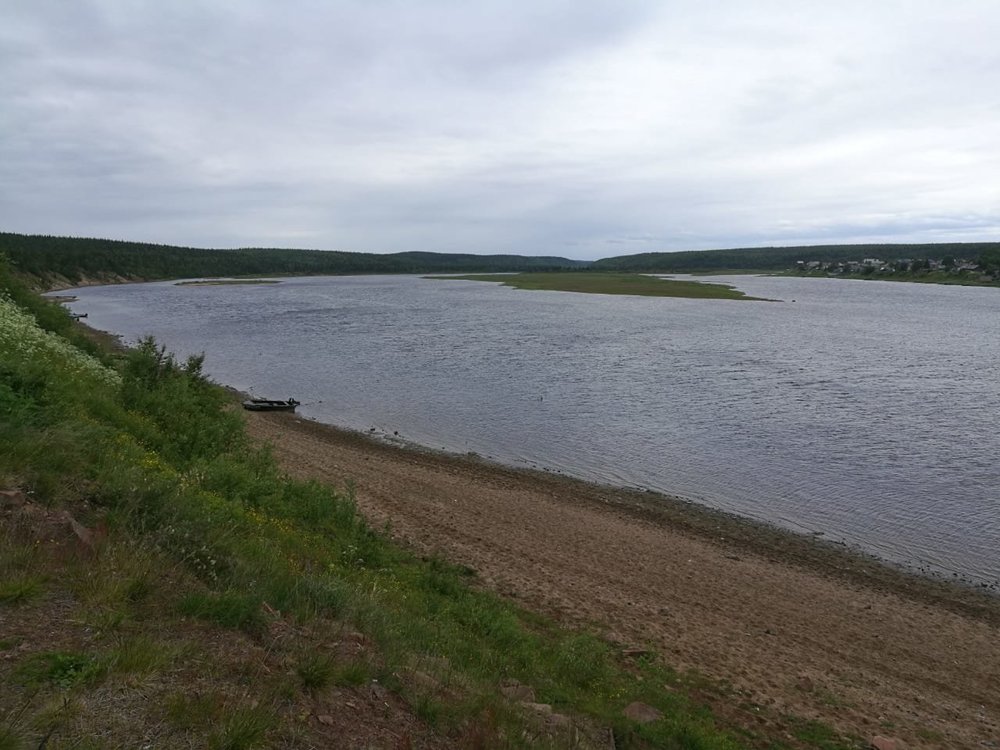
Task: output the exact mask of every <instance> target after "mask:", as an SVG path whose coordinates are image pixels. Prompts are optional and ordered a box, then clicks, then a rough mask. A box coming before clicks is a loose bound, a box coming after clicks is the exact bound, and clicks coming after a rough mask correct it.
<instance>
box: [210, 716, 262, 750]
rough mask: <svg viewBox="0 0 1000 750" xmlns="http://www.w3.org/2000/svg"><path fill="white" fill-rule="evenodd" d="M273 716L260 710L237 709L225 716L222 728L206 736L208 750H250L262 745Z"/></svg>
mask: <svg viewBox="0 0 1000 750" xmlns="http://www.w3.org/2000/svg"><path fill="white" fill-rule="evenodd" d="M274 723H275V721H274V716H273V715H272V714H271V713H270V712H268V711H266V710H264V709H262V708H238V709H236V710H235V711H232V712H231V713H229V714H228V715H226V716H225V718H223V720H222V726H221V727H220V728H219V729H218V730H216V731H214V732H212V733H211V734H210V735H209V736H208V747H209V748H210V750H252V748H255V747H261V746H263V745H264V742H265V740H266V739H267V732H268V730H270V729H271V727H272V726H273V725H274Z"/></svg>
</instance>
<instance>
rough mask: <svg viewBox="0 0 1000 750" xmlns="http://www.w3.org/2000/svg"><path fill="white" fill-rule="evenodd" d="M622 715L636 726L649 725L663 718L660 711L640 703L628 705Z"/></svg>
mask: <svg viewBox="0 0 1000 750" xmlns="http://www.w3.org/2000/svg"><path fill="white" fill-rule="evenodd" d="M622 713H624V714H625V717H626V718H628V719H631V720H632V721H634V722H636V723H637V724H650V723H652V722H654V721H659V720H660V719H662V718H663V712H662V711H659V710H657V709H655V708H653V707H652V706H650V705H648V704H646V703H642V702H640V701H635V702H633V703H629V704H628V705H627V706H625V710H624V711H623V712H622Z"/></svg>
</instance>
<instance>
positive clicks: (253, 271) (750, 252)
mask: <svg viewBox="0 0 1000 750" xmlns="http://www.w3.org/2000/svg"><path fill="white" fill-rule="evenodd" d="M0 255H6V256H7V257H8V258H9V259H10V261H11V262H12V263H13V265H14V267H15V268H16V269H17V271H18V272H19V273H20V274H22V275H23V276H26V277H28V278H30V279H34V281H33V282H32V283H34V284H35V285H36V286H39V287H45V286H48V287H52V286H57V285H61V284H67V285H69V284H79V283H85V282H88V281H91V282H92V281H98V282H113V281H129V280H136V281H138V280H149V281H153V280H157V279H178V278H197V277H219V276H282V275H287V276H302V275H323V274H330V275H335V274H381V273H424V274H434V273H496V272H504V271H507V272H518V271H568V270H585V269H588V268H589V269H593V270H595V271H631V272H649V273H657V272H659V273H692V272H695V273H697V272H712V271H735V272H739V271H786V270H791V269H795V268H796V264H797V263H798V262H799V261H803V263H805V264H808V263H814V262H820V263H821V264H836V263H848V262H861V261H863V260H865V259H871V258H878V259H879V260H881V261H885V262H887V263H890V264H891V263H893V262H895V261H900V260H904V259H906V260H918V259H932V258H937V259H949V258H951V259H957V258H963V259H967V260H970V261H976V262H978V264H979V266H980V267H981V269H982V270H984V271H986V272H990V273H993V274H994V276H996V275H997V273H1000V242H952V243H933V244H866V245H804V246H794V247H749V248H733V249H728V250H686V251H679V252H669V253H642V254H639V255H622V256H618V257H615V258H604V259H602V260H598V261H594V262H588V261H579V260H570V259H567V258H559V257H550V256H547V257H535V256H524V255H473V254H471V253H469V254H452V253H423V252H408V253H389V254H384V255H383V254H378V253H358V252H344V251H333V250H330V251H327V250H290V249H280V248H241V249H237V250H212V249H205V248H194V247H177V246H174V245H156V244H150V243H144V242H124V241H120V240H101V239H82V238H74V237H49V236H43V235H24V234H12V233H4V232H0Z"/></svg>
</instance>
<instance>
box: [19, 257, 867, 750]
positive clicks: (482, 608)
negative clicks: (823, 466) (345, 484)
mask: <svg viewBox="0 0 1000 750" xmlns="http://www.w3.org/2000/svg"><path fill="white" fill-rule="evenodd" d="M0 288H6V289H7V293H8V294H9V295H11V294H12V295H13V296H14V297H16V298H17V299H18V300H19V301H20V302H21V304H20V305H15V304H13V303H11V302H10V301H9V299H8V300H7V301H0V489H5V488H6V489H7V490H8V496H7V497H0V620H2V621H3V623H4V628H3V631H2V632H0V749H2V750H10V749H11V748H17V747H27V746H30V747H36V746H39V744H40V743H41V744H46V743H47V744H46V746H47V747H48V748H50V749H52V748H69V747H74V748H100V747H108V748H111V747H123V746H139V745H142V744H145V743H152V744H155V746H157V747H194V746H197V747H205V746H207V747H214V748H248V747H263V746H279V747H310V746H331V743H333V744H337V743H341V744H352V743H354V742H357V743H358V744H367V743H375V744H378V745H379V746H382V745H385V744H387V743H389V742H396V743H398V746H400V747H407V746H409V743H411V742H416V743H417V744H419V745H421V746H428V747H434V746H455V745H458V746H470V747H519V746H525V747H529V746H530V747H537V746H543V747H544V746H553V747H555V746H558V747H570V746H573V747H588V746H589V747H606V746H607V735H606V731H607V729H608V728H611V729H613V731H614V734H615V738H616V741H617V746H618V747H665V748H674V747H678V748H735V747H741V746H748V745H749V746H756V747H775V748H777V747H831V748H833V747H847V746H848V745H847V744H841V743H840V741H838V740H835V739H834V738H832V736H831V735H830V733H829V732H827V731H826V730H825V729H823V728H822V727H819V726H817V725H814V724H810V723H808V722H799V721H796V720H795V719H792V718H789V717H772V718H773V719H775V721H774V722H773V723H772V725H773V726H780V728H781V731H780V733H779V734H778V736H780V737H782V738H785V737H791V736H792V735H794V736H795V737H797V739H788V740H787V744H786V740H785V739H781V740H780V741H775V740H774V737H771V736H768V735H767V734H766V733H762V730H760V729H759V728H756V727H755V728H753V729H746V728H740V727H738V726H731V727H729V728H725V727H723V726H720V724H719V721H718V720H716V719H713V718H712V715H711V713H709V711H708V710H706V709H705V708H704V707H703V706H702V705H700V703H699V701H698V700H693V699H692V697H691V694H692V691H693V694H696V695H700V696H703V695H705V694H707V693H711V694H712V695H714V696H715V697H716V698H718V697H719V696H720V695H722V694H723V691H722V690H721V689H720V688H716V687H713V686H709V685H707V684H706V683H704V682H697V681H696V682H692V679H693V678H691V677H684V676H681V675H677V674H675V673H674V672H673V671H671V670H670V669H669V668H668V667H667V666H666V665H664V664H663V663H662V662H661V661H660V660H659V659H658V658H657V657H655V655H645V656H640V657H631V658H627V657H625V656H623V654H622V653H620V652H619V651H617V650H616V649H615V648H613V647H612V646H611V645H610V644H608V643H606V642H604V641H602V640H601V639H599V638H598V637H596V636H594V635H592V634H588V633H580V632H569V631H565V630H561V629H559V628H557V627H555V626H554V625H553V624H552V623H550V622H547V621H545V620H543V619H540V618H538V617H537V616H534V615H532V614H530V613H527V612H524V611H521V610H519V609H517V608H516V607H514V606H512V605H510V604H508V603H506V602H504V601H502V600H500V599H498V598H497V597H496V596H494V595H492V594H490V593H488V592H484V591H481V590H479V588H478V587H477V585H476V580H475V575H474V573H473V572H472V571H468V570H460V569H457V568H455V567H453V566H450V565H448V564H447V563H445V562H443V561H440V560H433V559H432V560H421V559H416V558H414V557H413V556H412V555H411V554H409V553H408V552H406V551H403V550H400V549H398V548H396V547H393V546H392V545H390V544H389V543H388V542H387V541H386V538H385V537H384V536H383V535H381V534H379V533H377V532H375V531H373V530H371V529H369V528H368V527H367V526H366V525H365V523H364V522H363V520H362V519H361V518H360V517H359V516H358V514H357V512H356V511H355V507H354V504H353V502H352V500H351V494H350V490H349V489H348V490H345V491H343V492H335V491H333V490H331V489H330V488H327V487H323V486H318V485H316V484H311V483H302V482H294V481H290V480H288V479H287V478H286V477H284V476H283V475H282V474H281V473H280V472H279V470H278V469H277V467H276V465H275V463H274V461H273V460H272V459H271V457H270V455H269V454H268V452H267V451H266V450H262V449H260V448H259V447H256V446H254V445H251V444H249V443H248V441H247V438H246V436H245V433H244V430H243V426H242V417H241V415H240V413H239V412H237V411H234V410H233V408H232V406H233V404H232V401H231V397H230V396H228V395H227V394H226V392H225V391H223V390H222V389H220V388H218V387H216V386H214V385H212V384H210V383H208V382H207V381H205V379H204V378H203V377H202V376H201V374H200V362H199V360H198V359H197V358H194V359H191V360H189V361H188V362H185V363H178V362H176V361H175V360H174V359H173V358H172V357H170V356H169V355H167V354H165V353H164V352H163V351H162V350H161V349H158V348H157V347H156V345H155V344H154V343H153V342H145V343H144V344H143V345H142V346H140V347H139V348H138V349H136V350H134V351H131V352H128V353H126V354H124V355H121V354H119V355H111V354H108V353H106V352H101V351H96V354H97V359H94V358H93V357H90V356H89V355H86V354H84V353H83V352H82V351H81V350H80V349H79V348H78V347H77V346H76V345H74V344H71V343H69V341H70V340H72V341H74V342H75V343H76V344H79V345H81V346H85V347H88V348H91V349H92V347H91V345H89V344H86V343H85V339H84V338H83V337H81V336H80V335H79V334H78V332H77V329H76V328H75V327H74V326H73V324H72V323H71V322H70V321H69V319H68V316H66V315H65V313H64V312H62V311H61V310H60V309H59V308H56V307H55V306H52V305H51V304H50V303H47V302H44V301H42V300H40V299H39V298H37V297H34V296H33V295H30V294H27V293H26V292H25V291H24V289H23V288H22V287H21V286H20V285H18V284H17V282H16V280H13V279H11V278H10V275H9V274H8V273H6V269H4V268H3V266H2V265H0ZM30 311H34V313H35V314H34V315H32V314H31V312H30ZM38 322H41V323H43V324H44V325H45V327H46V328H48V329H52V330H56V331H60V332H62V333H63V334H65V336H68V337H69V338H68V339H67V338H65V337H63V336H60V335H58V334H44V333H43V332H42V329H41V328H39V327H38V325H36V323H38ZM66 512H69V513H71V514H72V517H73V521H72V523H70V524H68V523H67V517H66V516H65V515H64V514H65V513H66ZM73 524H75V525H73ZM81 538H85V539H86V540H87V541H86V542H84V541H81ZM512 681H516V682H517V683H520V684H523V685H527V686H530V688H531V689H532V690H533V692H534V699H535V700H537V701H538V702H541V703H546V704H549V705H551V706H553V708H554V710H555V711H556V712H557V714H561V715H564V716H566V717H571V718H570V719H567V721H570V720H571V721H572V722H573V724H574V725H575V728H573V727H571V726H570V725H568V724H567V723H566V722H564V721H562V720H559V721H555V720H552V719H549V718H547V717H546V716H545V715H544V714H543V713H539V712H538V711H536V710H533V709H531V708H528V707H524V706H522V705H521V704H519V703H517V702H516V701H514V700H511V699H508V698H506V697H504V695H503V694H502V693H501V691H500V690H499V688H500V686H501V685H502V684H507V685H508V686H509V685H511V684H512ZM636 700H638V701H643V702H645V703H647V704H650V705H652V706H655V707H656V708H658V709H659V710H661V711H662V712H663V714H664V717H663V718H662V719H661V720H659V721H655V722H653V723H650V724H646V725H639V724H637V723H635V722H633V721H631V720H629V719H627V718H625V717H624V716H623V714H622V710H623V708H624V707H625V706H626V705H628V704H629V703H630V702H632V701H636ZM358 711H360V712H361V714H362V715H361V717H360V718H357V719H352V716H354V714H355V713H356V712H358ZM789 732H791V734H789ZM373 733H374V734H373ZM574 735H575V737H576V743H577V744H575V745H574V744H572V742H573V736H574ZM46 738H47V740H46Z"/></svg>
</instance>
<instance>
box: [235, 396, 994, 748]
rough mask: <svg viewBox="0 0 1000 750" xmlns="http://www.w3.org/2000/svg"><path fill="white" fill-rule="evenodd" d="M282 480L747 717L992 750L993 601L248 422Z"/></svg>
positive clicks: (748, 535) (683, 520)
mask: <svg viewBox="0 0 1000 750" xmlns="http://www.w3.org/2000/svg"><path fill="white" fill-rule="evenodd" d="M248 424H249V429H250V432H251V434H253V435H255V436H256V437H257V438H259V439H262V440H266V441H267V442H269V443H271V444H272V445H273V446H274V449H275V455H276V456H277V458H278V459H279V460H280V461H281V462H282V464H283V466H284V467H285V468H286V470H287V471H289V472H290V473H291V474H292V475H295V476H298V477H304V478H314V479H319V480H322V481H325V482H329V483H331V484H334V485H337V486H344V484H345V483H346V482H348V481H353V482H354V483H355V485H356V487H357V500H358V504H359V507H360V509H361V510H362V512H363V513H364V514H365V515H366V517H367V518H368V519H369V521H370V522H371V523H372V524H373V525H374V526H376V527H385V526H388V528H389V529H390V533H391V535H392V536H393V537H395V538H397V539H400V540H402V541H404V542H405V543H407V544H409V545H410V546H412V547H413V548H415V549H417V550H419V551H422V552H426V553H439V554H443V555H444V556H445V557H447V558H448V559H450V560H452V561H454V562H456V563H461V564H464V565H468V566H470V567H472V568H474V569H475V570H476V571H477V572H478V574H479V576H480V578H481V580H482V581H484V582H485V584H486V585H488V586H490V587H492V588H493V589H494V590H496V591H498V592H499V593H501V594H503V595H505V596H507V597H509V598H511V599H513V600H516V601H518V602H520V603H522V604H523V605H524V606H526V607H528V608H531V609H535V610H539V611H543V612H546V613H549V614H552V615H554V616H556V617H557V618H559V619H561V620H563V621H565V622H567V623H570V624H594V625H597V626H598V627H599V628H601V629H602V630H603V631H604V632H606V633H607V635H608V636H609V637H610V638H611V639H613V640H615V641H618V642H621V643H623V644H628V645H641V646H650V647H652V648H654V649H655V650H656V651H657V652H658V653H660V654H661V655H662V656H663V657H664V659H665V661H667V662H668V663H670V664H671V665H673V666H675V667H678V668H681V669H694V670H697V671H699V672H701V673H702V674H705V675H707V676H710V677H712V678H716V679H719V680H723V681H726V682H727V683H728V684H730V685H731V686H732V687H733V689H734V692H733V695H734V700H739V701H742V702H743V703H744V704H746V705H747V706H749V707H750V708H751V710H752V707H753V706H754V705H759V706H766V707H767V708H768V709H769V712H770V713H772V714H777V715H781V714H784V713H788V714H794V715H797V716H799V717H802V718H805V719H813V718H814V719H818V720H822V721H824V722H827V723H829V724H831V725H833V726H835V727H837V728H838V729H839V730H841V731H844V732H847V733H853V734H857V735H861V736H863V737H871V736H873V735H875V734H886V733H891V734H895V735H897V736H900V737H902V738H904V739H905V740H906V741H907V742H908V743H909V746H910V747H913V748H922V747H927V748H930V747H949V748H982V747H1000V690H998V689H997V686H998V685H1000V600H998V599H997V598H996V597H991V596H989V595H985V594H980V593H978V592H976V591H973V590H970V589H966V588H962V587H958V586H951V585H947V584H944V583H938V582H935V581H931V580H928V579H924V578H920V577H917V576H913V575H908V574H906V573H905V572H902V571H897V570H895V569H892V568H889V567H887V566H883V565H880V564H878V563H876V562H875V561H872V560H870V559H868V558H865V557H862V556H858V555H853V554H850V553H848V552H846V551H844V550H842V549H840V548H837V547H834V546H833V545H828V544H822V543H814V542H812V541H810V540H809V539H807V538H803V537H798V536H796V535H792V534H787V533H784V532H781V531H778V530H774V529H770V528H768V527H766V526H763V525H760V524H753V523H749V522H745V521H742V520H740V519H736V518H733V517H730V516H727V515H725V514H718V513H714V512H710V511H705V510H704V509H699V508H698V507H697V506H691V505H689V504H685V503H683V502H680V501H677V500H671V499H669V498H663V497H651V496H648V495H645V494H644V493H637V492H631V491H619V490H614V489H611V488H606V487H599V486H595V485H591V484H588V483H585V482H580V481H575V480H571V479H566V478H564V477H557V476H551V475H546V474H544V473H540V472H532V471H523V470H516V469H510V468H506V467H502V466H497V465H494V464H489V463H486V462H481V461H477V460H474V459H467V458H462V457H455V456H448V455H442V454H437V453H434V452H430V451H422V450H408V449H403V448H398V447H395V446H391V445H386V444H383V443H380V442H378V441H375V440H371V439H368V438H366V437H365V436H363V435H361V434H358V433H353V432H348V431H343V430H338V429H335V428H331V427H327V426H325V425H320V424H317V423H313V422H309V421H307V420H303V419H299V418H296V417H294V416H291V415H279V414H254V415H249V416H248Z"/></svg>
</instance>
